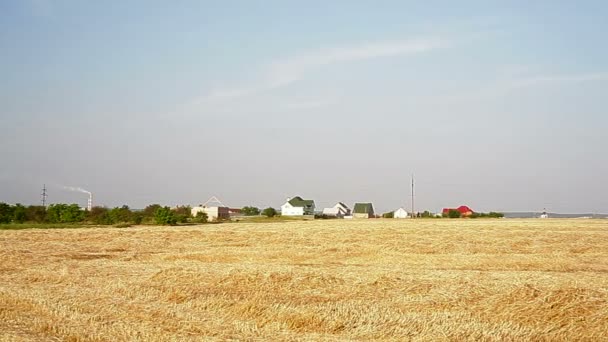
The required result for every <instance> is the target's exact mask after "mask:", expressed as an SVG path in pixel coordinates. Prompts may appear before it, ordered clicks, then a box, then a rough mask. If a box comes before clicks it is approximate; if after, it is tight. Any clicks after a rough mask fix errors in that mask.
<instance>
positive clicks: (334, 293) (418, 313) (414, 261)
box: [0, 220, 608, 341]
mask: <svg viewBox="0 0 608 342" xmlns="http://www.w3.org/2000/svg"><path fill="white" fill-rule="evenodd" d="M0 246H1V247H2V250H1V251H0V257H1V259H0V336H2V339H3V340H45V339H46V340H57V339H59V340H73V341H79V340H105V341H110V340H146V341H154V340H158V341H161V340H176V339H178V340H179V339H192V338H195V339H196V338H201V339H207V340H214V339H215V340H225V339H260V340H268V339H280V340H294V339H295V340H297V339H301V340H345V339H350V340H370V339H388V340H404V339H413V340H442V339H445V340H450V339H451V340H463V339H469V340H479V339H482V340H601V339H603V338H605V336H608V324H607V323H606V322H608V309H606V308H607V307H608V221H604V220H479V221H476V220H418V221H399V220H362V221H345V220H332V221H310V222H284V223H255V224H247V223H238V224H221V225H207V226H196V227H177V228H171V227H142V228H128V229H104V228H99V229H71V230H20V231H0Z"/></svg>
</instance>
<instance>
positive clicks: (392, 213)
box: [382, 211, 395, 218]
mask: <svg viewBox="0 0 608 342" xmlns="http://www.w3.org/2000/svg"><path fill="white" fill-rule="evenodd" d="M382 217H383V218H394V217H395V212H394V211H389V212H388V213H384V214H382Z"/></svg>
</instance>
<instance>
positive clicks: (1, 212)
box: [0, 202, 13, 223]
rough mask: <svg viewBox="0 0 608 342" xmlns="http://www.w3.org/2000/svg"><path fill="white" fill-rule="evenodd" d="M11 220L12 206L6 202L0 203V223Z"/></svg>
mask: <svg viewBox="0 0 608 342" xmlns="http://www.w3.org/2000/svg"><path fill="white" fill-rule="evenodd" d="M12 220H13V207H11V205H10V204H7V203H4V202H2V203H0V223H11V221H12Z"/></svg>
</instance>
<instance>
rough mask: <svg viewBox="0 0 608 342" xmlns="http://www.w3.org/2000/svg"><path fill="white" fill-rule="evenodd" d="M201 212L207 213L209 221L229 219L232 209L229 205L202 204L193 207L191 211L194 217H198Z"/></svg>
mask: <svg viewBox="0 0 608 342" xmlns="http://www.w3.org/2000/svg"><path fill="white" fill-rule="evenodd" d="M201 212H202V213H205V214H207V220H209V221H218V220H227V219H229V218H230V209H229V208H228V207H207V206H205V205H202V204H201V205H199V206H197V207H193V208H192V210H191V211H190V213H191V214H192V216H193V217H196V215H197V214H198V213H201Z"/></svg>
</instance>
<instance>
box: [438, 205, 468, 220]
mask: <svg viewBox="0 0 608 342" xmlns="http://www.w3.org/2000/svg"><path fill="white" fill-rule="evenodd" d="M450 210H456V211H458V212H459V213H460V216H465V217H466V216H471V215H473V213H474V211H473V209H471V208H469V207H467V206H466V205H461V206H460V207H458V208H443V211H442V214H443V215H444V216H447V215H448V214H449V213H450Z"/></svg>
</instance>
